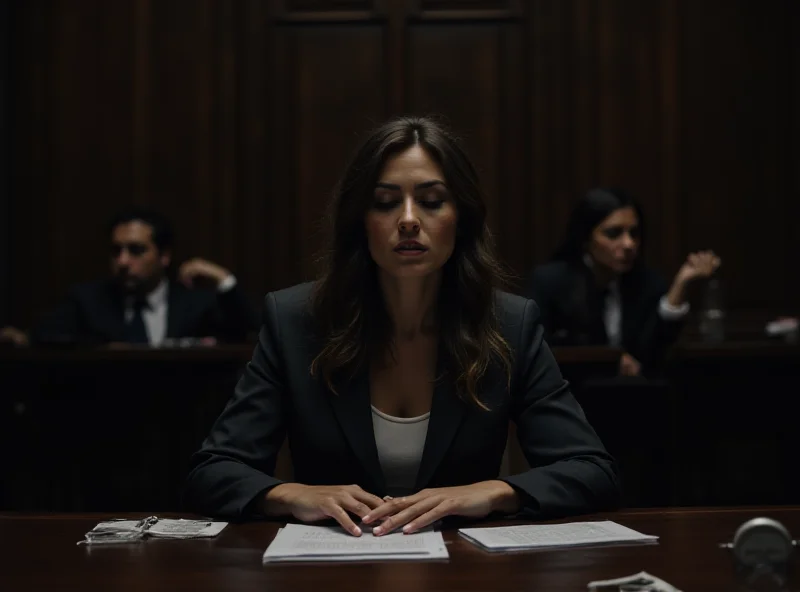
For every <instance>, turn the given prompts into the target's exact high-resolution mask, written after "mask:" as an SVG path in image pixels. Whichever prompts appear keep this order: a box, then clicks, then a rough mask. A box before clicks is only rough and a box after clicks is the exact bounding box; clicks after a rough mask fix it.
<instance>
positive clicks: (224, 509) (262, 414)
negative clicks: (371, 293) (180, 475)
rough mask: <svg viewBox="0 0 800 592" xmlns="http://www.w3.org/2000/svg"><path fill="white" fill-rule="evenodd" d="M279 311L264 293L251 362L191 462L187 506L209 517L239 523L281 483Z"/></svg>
mask: <svg viewBox="0 0 800 592" xmlns="http://www.w3.org/2000/svg"><path fill="white" fill-rule="evenodd" d="M279 340H280V335H279V325H278V311H277V306H276V304H275V298H274V296H273V295H272V294H268V295H267V297H266V299H265V304H264V324H263V326H262V328H261V331H260V333H259V338H258V342H257V343H256V346H255V350H254V352H253V357H252V359H251V361H250V362H249V363H248V364H247V366H246V368H245V370H244V373H243V374H242V377H241V378H240V379H239V382H238V384H237V386H236V389H235V391H234V394H233V397H232V398H231V400H230V401H229V402H228V404H227V406H226V407H225V409H224V411H223V412H222V414H221V415H220V416H219V418H218V419H217V421H216V422H215V423H214V426H213V427H212V429H211V432H210V433H209V435H208V437H207V438H206V439H205V441H204V442H203V444H202V446H201V448H200V450H199V451H198V452H196V453H195V454H194V455H193V457H192V461H191V467H190V472H189V475H188V477H187V482H186V487H185V491H184V502H185V505H186V506H187V507H188V508H190V509H191V510H193V511H195V512H198V513H200V514H203V515H207V516H215V517H220V518H224V519H228V520H241V519H244V518H246V517H248V516H250V515H253V514H255V513H256V503H257V501H258V500H259V499H260V497H261V496H263V495H264V494H265V493H266V492H267V491H268V490H269V489H271V488H272V487H274V486H276V485H278V484H280V483H281V481H280V480H278V479H276V478H274V477H273V476H272V474H273V473H274V471H275V464H276V462H277V457H278V451H279V450H280V447H281V445H282V444H283V440H284V437H285V435H286V421H285V412H286V409H285V400H286V396H287V395H286V387H285V370H284V366H283V359H282V356H281V352H280V346H279V343H280V341H279Z"/></svg>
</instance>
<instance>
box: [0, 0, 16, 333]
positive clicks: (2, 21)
mask: <svg viewBox="0 0 800 592" xmlns="http://www.w3.org/2000/svg"><path fill="white" fill-rule="evenodd" d="M12 15H13V7H12V5H11V4H8V3H7V4H3V5H2V6H0V44H2V47H0V84H2V88H0V326H2V325H5V324H6V323H8V322H10V320H11V319H10V311H11V197H10V195H11V176H10V171H11V167H12V166H13V165H12V163H11V159H12V155H13V152H12V150H11V130H10V127H11V121H12V117H13V115H12V113H11V103H12V101H11V92H12V91H11V81H12V75H11V68H10V58H11V56H10V54H9V48H10V47H11V23H12Z"/></svg>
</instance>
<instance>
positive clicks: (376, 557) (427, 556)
mask: <svg viewBox="0 0 800 592" xmlns="http://www.w3.org/2000/svg"><path fill="white" fill-rule="evenodd" d="M448 557H449V555H448V553H447V547H445V544H444V539H442V533H441V532H437V531H433V530H428V531H424V532H418V533H414V534H403V533H402V532H396V533H394V532H393V533H390V534H386V535H383V536H380V537H377V536H374V535H373V534H372V533H370V532H369V531H368V530H367V529H365V530H364V534H362V535H361V536H360V537H356V536H353V535H352V534H349V533H347V532H346V531H345V530H344V529H342V528H339V527H333V526H305V525H302V524H287V525H286V527H285V528H281V529H280V530H279V531H278V534H277V535H276V536H275V539H274V540H273V541H272V543H270V545H269V547H267V550H266V551H265V552H264V556H263V561H264V563H270V562H278V561H396V560H401V561H402V560H404V561H410V560H413V561H426V560H432V559H438V560H441V559H447V558H448Z"/></svg>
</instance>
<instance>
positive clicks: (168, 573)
mask: <svg viewBox="0 0 800 592" xmlns="http://www.w3.org/2000/svg"><path fill="white" fill-rule="evenodd" d="M125 516H126V517H133V516H138V515H131V514H126V515H125ZM756 516H769V517H772V518H775V519H777V520H780V521H781V522H783V523H784V524H785V525H786V526H787V528H788V529H789V530H790V532H792V533H794V534H795V535H796V533H798V532H800V507H798V508H787V507H783V508H778V507H775V508H730V509H728V508H715V509H701V508H698V509H681V510H640V511H631V512H616V513H610V514H598V515H594V516H582V517H578V518H575V520H581V521H582V520H595V519H610V520H614V521H616V522H619V523H620V524H623V525H625V526H629V527H631V528H634V529H636V530H639V531H641V532H644V533H646V534H653V535H657V536H659V537H660V541H659V544H657V545H646V546H611V547H581V548H573V549H568V550H551V551H538V552H524V553H514V554H494V553H488V552H485V551H483V550H481V549H479V548H477V547H475V546H473V545H471V544H470V543H468V542H466V541H464V540H463V539H461V538H460V537H458V536H457V534H456V532H455V531H454V530H445V532H444V536H445V541H446V542H447V545H448V550H449V552H450V559H449V560H448V561H446V562H439V563H425V562H396V563H392V562H385V563H372V564H328V565H303V564H291V565H275V564H272V565H262V562H261V556H262V554H263V552H264V550H265V549H266V547H267V546H268V545H269V543H270V541H271V540H272V538H273V537H274V536H275V533H276V531H277V529H278V527H279V524H278V523H272V522H261V523H250V524H232V525H229V526H228V527H227V528H226V529H225V530H224V531H223V532H222V533H221V534H220V535H219V536H218V537H217V538H215V539H211V540H188V541H176V540H147V541H144V542H139V543H133V544H126V545H112V546H106V547H103V546H95V547H89V546H85V545H80V546H79V545H76V542H77V541H78V540H80V539H82V538H83V533H84V532H86V531H87V530H89V529H91V528H92V526H94V524H95V523H97V522H98V521H99V520H102V519H105V518H109V517H112V516H110V515H104V514H80V515H79V514H75V515H70V514H53V515H13V514H5V515H0V533H2V535H0V557H2V566H3V567H2V570H0V589H2V590H82V591H85V592H91V591H94V590H103V591H105V590H115V591H125V590H137V591H138V590H179V589H180V590H192V591H194V592H203V591H206V590H236V591H241V592H244V591H248V590H258V591H260V592H262V591H268V590H269V591H275V590H306V589H312V588H317V589H318V590H361V589H375V590H381V591H382V592H391V591H394V590H397V591H402V592H409V591H411V592H423V591H425V590H452V591H456V590H457V591H467V590H503V591H504V592H505V591H512V590H529V591H532V590H543V591H547V592H558V591H561V590H565V591H566V590H586V589H587V588H586V585H587V583H588V582H590V581H592V580H597V579H609V578H615V577H622V576H625V575H632V574H634V573H637V572H639V571H642V570H644V571H647V572H649V573H651V574H653V575H655V576H657V577H660V578H662V579H664V580H666V581H668V582H670V583H671V584H673V585H674V586H676V587H677V588H679V589H681V590H683V591H684V592H690V591H694V590H702V591H703V592H710V591H717V590H719V591H723V590H724V591H730V590H737V589H740V588H739V587H737V586H738V583H739V582H740V580H739V579H738V578H737V575H736V571H735V569H734V563H733V561H732V557H731V556H730V552H729V551H726V550H723V549H720V548H719V546H718V544H719V543H722V542H727V541H730V540H731V539H732V537H733V533H734V532H735V530H736V528H737V527H738V526H739V525H740V524H741V523H742V522H743V521H745V520H747V519H749V518H753V517H756ZM113 517H119V515H114V516H113ZM488 524H490V523H484V524H481V526H485V525H488ZM797 561H798V560H797V558H795V559H793V562H792V564H791V565H790V567H789V579H788V586H787V587H786V588H784V589H785V590H800V587H798V575H800V574H799V573H798V572H800V570H799V569H798V568H797V565H796V563H797Z"/></svg>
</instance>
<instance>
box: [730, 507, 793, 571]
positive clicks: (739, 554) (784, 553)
mask: <svg viewBox="0 0 800 592" xmlns="http://www.w3.org/2000/svg"><path fill="white" fill-rule="evenodd" d="M731 547H732V549H733V554H734V556H735V557H736V559H737V561H738V562H739V563H740V564H741V565H744V566H747V567H756V566H779V565H781V564H785V563H786V562H787V561H788V560H789V557H790V556H791V554H792V550H793V549H794V541H793V540H792V537H791V535H790V534H789V531H788V530H787V529H786V527H785V526H784V525H783V524H781V523H780V522H778V521H777V520H773V519H772V518H763V517H762V518H753V519H752V520H748V521H747V522H745V523H744V524H742V525H741V526H740V527H739V528H738V529H737V530H736V534H734V536H733V543H732V545H731Z"/></svg>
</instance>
